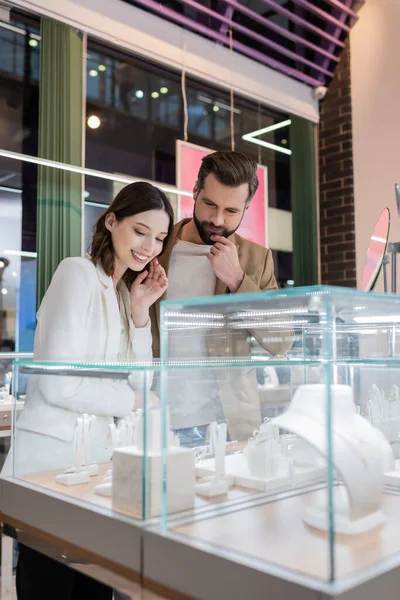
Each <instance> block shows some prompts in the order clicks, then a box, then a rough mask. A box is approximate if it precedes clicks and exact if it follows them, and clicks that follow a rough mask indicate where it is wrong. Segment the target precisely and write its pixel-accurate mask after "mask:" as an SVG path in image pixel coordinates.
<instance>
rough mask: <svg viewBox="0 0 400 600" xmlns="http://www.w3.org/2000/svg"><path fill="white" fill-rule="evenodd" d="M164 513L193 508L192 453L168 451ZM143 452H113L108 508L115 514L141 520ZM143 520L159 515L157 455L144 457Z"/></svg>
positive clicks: (159, 476)
mask: <svg viewBox="0 0 400 600" xmlns="http://www.w3.org/2000/svg"><path fill="white" fill-rule="evenodd" d="M167 468H168V474H167V492H168V512H169V513H174V512H179V511H181V510H187V509H190V508H193V506H194V499H195V478H196V475H195V465H194V452H193V450H191V449H190V448H180V447H172V448H170V449H169V450H168V460H167ZM143 470H144V460H143V452H141V451H139V450H138V449H137V448H136V446H132V447H127V448H117V449H116V450H114V452H113V485H112V505H113V508H114V509H115V510H119V511H122V512H125V513H128V514H132V515H134V516H136V517H137V518H142V517H143V516H144V513H143V475H144V472H143ZM146 485H147V518H151V517H158V516H160V514H161V502H162V497H161V486H162V475H161V453H160V452H148V453H147V473H146Z"/></svg>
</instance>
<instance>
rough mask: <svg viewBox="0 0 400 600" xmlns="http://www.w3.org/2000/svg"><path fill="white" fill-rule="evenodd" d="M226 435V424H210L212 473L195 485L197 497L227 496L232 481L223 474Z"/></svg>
mask: <svg viewBox="0 0 400 600" xmlns="http://www.w3.org/2000/svg"><path fill="white" fill-rule="evenodd" d="M227 435H228V427H227V424H226V423H220V424H218V423H216V422H215V421H214V422H212V423H211V424H210V452H211V453H212V454H214V473H212V474H210V475H208V476H207V475H206V476H203V477H201V478H200V480H199V481H198V482H197V483H196V494H198V495H199V496H209V497H211V496H221V495H223V494H227V493H228V490H229V487H230V485H232V483H233V482H232V479H231V478H228V477H227V476H226V473H225V450H226V442H227Z"/></svg>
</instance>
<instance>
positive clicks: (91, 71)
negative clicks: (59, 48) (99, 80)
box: [89, 69, 98, 77]
mask: <svg viewBox="0 0 400 600" xmlns="http://www.w3.org/2000/svg"><path fill="white" fill-rule="evenodd" d="M89 75H90V77H97V75H98V73H97V71H96V69H90V71H89Z"/></svg>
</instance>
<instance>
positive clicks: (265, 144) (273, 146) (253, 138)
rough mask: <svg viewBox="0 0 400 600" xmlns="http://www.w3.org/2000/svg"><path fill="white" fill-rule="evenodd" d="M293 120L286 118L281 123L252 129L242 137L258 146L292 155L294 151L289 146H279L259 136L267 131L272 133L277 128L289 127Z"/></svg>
mask: <svg viewBox="0 0 400 600" xmlns="http://www.w3.org/2000/svg"><path fill="white" fill-rule="evenodd" d="M291 122H292V121H291V119H286V120H285V121H281V122H280V123H275V124H274V125H269V126H268V127H263V128H262V129H257V130H256V131H251V132H250V133H245V134H244V135H242V139H243V140H245V142H251V143H252V144H257V145H258V146H263V147H264V148H269V149H270V150H275V152H281V153H282V154H288V155H289V156H290V155H291V154H292V151H291V150H289V148H283V147H282V146H277V145H276V144H271V143H270V142H264V140H259V139H258V136H259V135H263V134H265V133H271V131H276V130H277V129H282V127H288V126H289V125H290V124H291Z"/></svg>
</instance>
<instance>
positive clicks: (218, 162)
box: [197, 150, 258, 202]
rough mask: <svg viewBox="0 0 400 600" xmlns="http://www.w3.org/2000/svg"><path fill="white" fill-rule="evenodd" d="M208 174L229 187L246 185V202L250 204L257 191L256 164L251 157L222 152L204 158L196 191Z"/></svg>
mask: <svg viewBox="0 0 400 600" xmlns="http://www.w3.org/2000/svg"><path fill="white" fill-rule="evenodd" d="M210 173H214V175H215V176H216V178H217V179H218V181H219V182H220V183H222V184H223V185H228V186H230V187H239V185H242V184H243V183H248V184H249V197H248V198H247V202H250V200H251V199H252V198H253V196H254V194H255V193H256V191H257V188H258V177H257V163H256V161H255V160H254V159H253V158H251V156H248V155H247V154H243V153H242V152H234V151H231V150H222V151H219V152H213V153H212V154H208V155H207V156H205V157H204V158H203V160H202V164H201V167H200V170H199V173H198V175H197V189H198V191H200V190H202V189H203V188H204V180H205V178H206V177H207V176H208V175H210Z"/></svg>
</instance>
